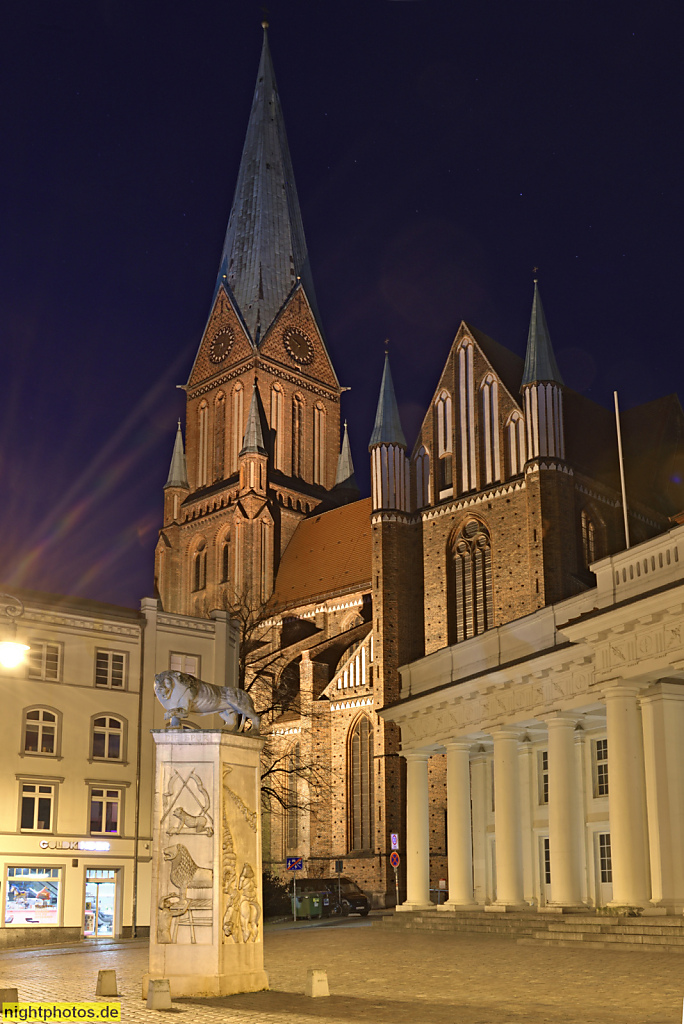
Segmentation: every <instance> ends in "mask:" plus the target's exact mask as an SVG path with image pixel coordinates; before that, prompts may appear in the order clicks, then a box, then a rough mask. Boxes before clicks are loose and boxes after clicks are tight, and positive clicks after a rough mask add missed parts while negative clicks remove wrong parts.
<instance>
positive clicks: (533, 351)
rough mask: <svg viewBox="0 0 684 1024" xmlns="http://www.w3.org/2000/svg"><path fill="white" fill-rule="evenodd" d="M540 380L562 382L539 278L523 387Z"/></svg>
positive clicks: (535, 289) (534, 300)
mask: <svg viewBox="0 0 684 1024" xmlns="http://www.w3.org/2000/svg"><path fill="white" fill-rule="evenodd" d="M540 381H555V383H556V384H562V383H563V378H562V377H561V373H560V370H559V369H558V364H557V363H556V357H555V355H554V354H553V347H552V345H551V338H550V337H549V328H548V327H547V325H546V317H545V316H544V307H543V306H542V301H541V296H540V294H539V286H538V284H537V279H536V278H535V280H534V298H533V300H532V316H531V317H530V330H529V334H528V335H527V355H526V356H525V369H524V370H523V377H522V383H521V385H520V386H521V388H524V387H525V385H527V384H535V383H539V382H540Z"/></svg>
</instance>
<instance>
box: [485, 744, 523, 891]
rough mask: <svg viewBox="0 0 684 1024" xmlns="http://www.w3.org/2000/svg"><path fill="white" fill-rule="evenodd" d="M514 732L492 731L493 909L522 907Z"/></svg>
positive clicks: (517, 772)
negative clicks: (494, 905) (494, 891)
mask: <svg viewBox="0 0 684 1024" xmlns="http://www.w3.org/2000/svg"><path fill="white" fill-rule="evenodd" d="M519 736H520V733H519V731H518V730H516V729H493V730H492V739H493V740H494V824H495V827H496V905H497V906H518V905H520V904H522V903H523V871H522V840H521V833H520V779H519V769H518V739H519Z"/></svg>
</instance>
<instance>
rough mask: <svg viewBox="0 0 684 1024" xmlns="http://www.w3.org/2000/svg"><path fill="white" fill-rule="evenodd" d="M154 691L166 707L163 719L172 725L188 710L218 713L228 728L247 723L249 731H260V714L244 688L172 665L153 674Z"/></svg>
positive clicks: (238, 729)
mask: <svg viewBox="0 0 684 1024" xmlns="http://www.w3.org/2000/svg"><path fill="white" fill-rule="evenodd" d="M154 692H155V694H156V697H157V700H158V701H159V703H160V704H161V706H162V707H163V708H164V710H165V714H164V721H166V722H167V723H168V724H169V725H170V726H171V727H172V728H179V727H180V724H181V720H182V719H184V718H187V717H188V715H189V714H196V715H214V714H218V715H219V716H220V717H221V718H222V719H223V721H224V722H225V723H226V725H227V726H228V728H229V730H230V731H231V732H241V731H244V730H245V729H246V728H247V727H248V726H249V728H250V730H251V731H252V732H255V733H258V732H259V725H260V722H259V716H258V715H257V713H256V711H255V710H254V704H253V703H252V698H251V697H250V695H249V694H248V693H247V692H246V691H245V690H236V689H234V688H233V687H232V686H214V685H213V683H204V682H202V680H201V679H196V678H195V676H190V675H188V674H187V673H186V672H178V671H176V670H175V669H174V670H167V671H165V672H159V673H158V674H157V675H156V676H155V677H154Z"/></svg>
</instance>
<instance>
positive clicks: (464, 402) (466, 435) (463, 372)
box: [458, 338, 477, 492]
mask: <svg viewBox="0 0 684 1024" xmlns="http://www.w3.org/2000/svg"><path fill="white" fill-rule="evenodd" d="M474 391H475V384H474V378H473V343H472V341H471V340H470V338H467V339H466V340H465V341H464V342H463V344H462V345H461V346H460V348H459V350H458V407H459V423H460V431H461V491H462V492H466V491H475V490H477V463H476V459H475V397H474Z"/></svg>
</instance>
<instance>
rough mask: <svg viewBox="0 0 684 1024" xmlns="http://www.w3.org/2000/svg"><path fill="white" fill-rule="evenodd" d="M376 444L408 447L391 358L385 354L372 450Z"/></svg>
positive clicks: (370, 444) (371, 443)
mask: <svg viewBox="0 0 684 1024" xmlns="http://www.w3.org/2000/svg"><path fill="white" fill-rule="evenodd" d="M374 444H399V445H402V446H403V447H404V448H405V447H406V438H405V437H404V431H403V430H402V429H401V420H400V419H399V409H398V407H397V399H396V396H395V394H394V384H393V383H392V373H391V371H390V364H389V356H388V355H387V353H385V368H384V370H383V371H382V381H381V383H380V397H379V398H378V408H377V411H376V413H375V425H374V426H373V433H372V434H371V439H370V441H369V443H368V447H369V448H372V447H373V445H374Z"/></svg>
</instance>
